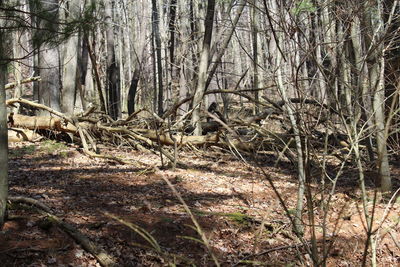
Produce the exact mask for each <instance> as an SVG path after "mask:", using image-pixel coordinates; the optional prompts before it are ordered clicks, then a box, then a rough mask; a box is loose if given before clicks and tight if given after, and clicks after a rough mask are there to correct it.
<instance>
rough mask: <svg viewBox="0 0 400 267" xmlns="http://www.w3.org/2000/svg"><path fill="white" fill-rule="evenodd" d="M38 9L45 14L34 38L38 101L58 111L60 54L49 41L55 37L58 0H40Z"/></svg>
mask: <svg viewBox="0 0 400 267" xmlns="http://www.w3.org/2000/svg"><path fill="white" fill-rule="evenodd" d="M40 11H41V12H43V13H41V16H46V19H40V22H39V26H40V27H41V29H40V30H39V31H38V32H37V35H36V39H39V56H38V69H39V72H40V76H41V82H40V83H39V102H40V103H42V104H44V105H46V106H48V107H51V108H52V109H54V110H57V111H60V110H61V108H60V96H61V77H60V55H59V49H58V47H57V46H55V45H54V44H51V43H50V41H51V39H55V38H56V37H57V31H58V21H59V17H58V13H59V4H58V0H49V1H44V0H42V1H40ZM43 14H44V15H43ZM43 113H44V114H46V113H47V112H43Z"/></svg>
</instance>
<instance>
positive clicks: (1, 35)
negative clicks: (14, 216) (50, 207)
mask: <svg viewBox="0 0 400 267" xmlns="http://www.w3.org/2000/svg"><path fill="white" fill-rule="evenodd" d="M1 5H2V3H0V6H1ZM3 22H4V21H3V19H0V26H3ZM5 38H6V33H5V32H4V31H3V30H1V29H0V40H1V42H0V230H1V229H2V227H3V224H4V217H5V213H6V207H7V196H8V134H7V132H8V131H7V110H6V90H5V88H4V86H5V85H6V83H7V61H6V53H4V51H5V49H6V44H5Z"/></svg>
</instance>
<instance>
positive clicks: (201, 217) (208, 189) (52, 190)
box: [0, 141, 400, 267]
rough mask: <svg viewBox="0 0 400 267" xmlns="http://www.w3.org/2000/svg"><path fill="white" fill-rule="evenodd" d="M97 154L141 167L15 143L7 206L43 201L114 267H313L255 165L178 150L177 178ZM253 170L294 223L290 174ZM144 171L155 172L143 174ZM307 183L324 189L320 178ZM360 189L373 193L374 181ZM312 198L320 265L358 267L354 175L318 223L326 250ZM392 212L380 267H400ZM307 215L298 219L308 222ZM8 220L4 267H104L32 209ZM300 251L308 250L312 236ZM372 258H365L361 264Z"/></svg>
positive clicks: (397, 208) (378, 214)
mask: <svg viewBox="0 0 400 267" xmlns="http://www.w3.org/2000/svg"><path fill="white" fill-rule="evenodd" d="M104 151H106V152H107V153H110V154H115V155H120V156H123V157H125V158H126V159H134V160H135V161H137V162H138V163H141V164H142V165H140V164H138V166H127V165H120V164H116V163H113V162H109V161H105V160H101V159H89V158H88V157H86V156H85V155H83V154H82V153H81V152H80V151H79V149H78V148H76V147H71V146H66V145H59V144H57V143H52V142H49V141H46V142H44V143H43V142H42V143H37V144H30V143H26V144H24V143H16V144H12V145H11V148H10V171H9V173H10V195H11V196H25V197H30V198H33V199H36V200H39V201H41V202H43V203H44V204H46V205H47V206H48V207H50V208H51V210H52V213H53V214H55V215H57V216H59V217H60V218H62V219H63V220H64V221H65V222H67V223H69V224H71V225H73V226H74V227H76V228H77V229H79V230H80V231H81V232H82V233H83V234H84V235H85V236H86V237H88V238H89V239H90V240H91V241H93V242H94V243H96V244H97V245H98V246H100V247H102V248H103V249H104V250H105V251H106V252H107V253H108V254H110V255H111V256H112V257H113V258H114V259H116V261H117V263H118V266H174V264H175V265H176V266H194V265H195V266H214V262H213V260H212V257H211V256H210V255H211V253H212V254H213V255H215V257H216V258H217V259H218V262H219V263H220V264H221V266H309V265H311V262H312V260H311V256H310V255H309V253H308V252H307V251H308V250H307V249H306V247H305V245H304V244H302V243H301V242H300V241H299V240H298V239H297V238H296V237H295V235H293V233H292V231H291V225H290V221H289V219H288V218H287V216H286V215H285V211H284V209H283V208H282V206H281V205H280V203H279V200H278V198H277V197H276V194H275V193H274V191H273V189H272V187H271V185H270V183H269V182H268V179H266V177H265V175H264V174H262V172H261V170H260V167H257V166H256V165H255V164H254V163H252V160H251V159H247V164H246V163H244V162H243V161H239V160H238V159H237V158H235V157H234V156H232V155H230V154H227V153H224V152H223V151H221V150H218V149H213V148H209V149H208V150H207V151H201V150H199V151H186V152H185V151H182V152H181V153H180V159H181V160H182V161H183V162H185V163H186V164H187V165H188V166H189V168H188V169H176V170H172V169H171V168H169V169H168V168H167V169H162V168H160V160H159V157H158V156H157V155H150V154H144V153H140V152H137V151H132V150H128V149H124V148H119V149H107V150H106V149H105V148H104V149H103V152H104ZM260 162H261V165H262V166H261V167H262V169H263V170H264V171H265V173H266V174H267V176H269V177H270V178H271V180H272V181H273V182H274V185H275V187H276V188H277V189H278V191H279V192H280V194H281V197H282V199H283V200H284V202H285V203H286V205H287V207H288V211H289V213H291V212H292V211H293V210H294V207H295V203H296V192H297V182H296V168H295V166H293V165H292V164H290V163H289V162H281V163H280V164H278V165H277V166H276V167H274V164H275V157H274V155H273V154H271V155H264V156H263V157H262V160H261V161H260ZM143 164H146V165H148V166H152V165H156V166H157V165H158V167H159V168H158V169H156V170H154V169H146V168H144V167H142V166H143ZM336 168H337V166H334V165H332V166H330V167H329V169H328V170H331V171H332V173H334V172H335V169H336ZM392 171H393V177H394V178H395V179H394V184H395V187H396V188H399V185H400V183H399V178H398V177H400V175H399V174H400V170H399V169H398V167H396V166H394V167H393V170H392ZM314 175H315V177H316V178H315V179H319V176H320V175H318V173H315V174H314ZM164 179H168V180H169V181H170V182H171V183H172V184H173V186H174V188H175V189H176V190H177V191H178V192H179V194H180V195H181V196H182V198H183V199H184V201H185V203H186V204H187V206H188V207H189V208H190V209H191V211H192V213H193V215H194V217H195V218H196V220H197V221H198V223H199V224H200V226H201V229H202V231H203V232H204V234H205V236H206V237H207V239H208V242H209V245H210V248H211V252H210V251H208V250H207V248H206V246H205V245H204V243H203V242H201V238H200V236H199V233H198V232H197V231H196V230H195V228H194V227H193V221H192V220H191V218H190V216H189V215H188V214H187V212H185V209H184V206H183V205H182V203H181V202H180V201H179V199H178V197H177V196H176V195H175V194H174V193H173V192H172V190H171V188H170V187H169V186H168V185H167V183H166V182H165V180H164ZM367 179H368V181H367V184H368V185H371V184H372V179H373V174H371V175H369V174H368V175H367ZM319 184H320V183H319ZM325 184H326V185H325V186H326V188H327V190H325V192H329V186H330V182H329V181H325ZM312 188H313V194H314V198H313V204H314V207H313V209H314V215H315V224H316V225H317V226H316V227H315V229H316V230H315V234H316V236H317V239H318V250H319V251H320V252H322V251H323V249H324V246H325V249H327V250H329V253H328V259H327V263H328V264H327V265H328V266H359V265H360V263H361V261H362V257H363V252H364V248H365V239H366V233H365V220H363V219H362V218H363V216H362V202H361V198H360V192H359V189H358V186H357V177H356V175H355V174H354V170H353V169H352V167H351V166H349V168H347V170H346V172H345V174H344V175H343V176H342V177H341V178H340V179H339V181H338V184H337V187H336V190H335V193H334V194H333V197H332V199H331V206H330V208H329V215H328V216H327V217H326V219H325V221H326V224H327V227H326V236H327V238H326V240H325V242H323V239H322V233H323V231H322V228H321V227H320V226H318V225H321V224H322V222H323V220H324V216H323V212H322V209H321V208H320V207H321V198H322V197H321V196H322V192H323V191H322V190H321V186H320V185H318V186H317V184H314V185H312ZM368 190H369V192H370V196H371V197H370V201H369V207H368V208H369V209H370V210H371V209H372V206H373V201H372V200H371V199H373V198H372V196H373V191H372V188H371V187H370V188H369V189H368ZM393 202H394V204H393V205H388V204H387V203H388V201H387V200H386V201H382V202H381V203H379V204H377V205H375V212H374V217H375V222H376V223H375V224H376V227H375V228H374V229H379V230H377V231H375V232H374V237H375V240H377V242H376V258H377V262H378V264H379V265H378V266H400V244H399V243H400V241H399V240H400V225H399V222H400V215H399V214H400V204H399V203H395V202H396V201H393ZM106 213H109V214H112V215H114V216H116V217H118V218H120V219H122V220H123V221H125V222H128V223H133V224H134V225H136V226H137V228H136V229H139V230H137V231H136V232H135V231H134V230H132V229H130V228H129V227H127V226H125V225H123V224H121V223H120V222H118V221H117V220H115V219H113V218H110V217H109V216H108V215H107V214H106ZM308 214H309V212H308V210H307V208H305V209H304V220H305V221H306V222H308V218H309V217H308V216H307V215H308ZM9 215H10V220H8V221H7V222H6V224H5V227H4V228H3V229H2V231H1V232H0V262H1V264H0V265H1V266H32V267H33V266H100V265H99V263H98V262H97V260H96V259H95V258H94V257H93V256H92V255H91V254H90V253H88V252H87V251H85V250H84V249H83V248H82V247H81V246H80V245H79V244H77V243H76V242H75V240H74V239H72V238H71V237H70V236H69V235H68V234H67V233H65V232H64V231H63V230H61V229H60V228H59V227H57V226H55V225H48V224H46V223H45V222H46V221H45V220H44V217H43V216H42V215H40V214H38V213H37V212H35V211H34V210H29V209H16V210H10V212H9ZM378 225H380V226H381V227H379V228H378ZM133 228H134V227H133ZM138 232H140V233H142V235H141V234H139V233H138ZM143 233H146V234H143ZM147 234H148V235H147ZM143 235H144V236H145V237H147V240H146V239H145V238H143ZM149 237H150V238H149ZM304 240H305V242H306V245H307V244H309V243H307V242H308V241H309V240H310V233H309V232H306V233H305V236H304ZM157 250H158V251H157ZM370 259H371V254H368V256H367V261H368V262H370Z"/></svg>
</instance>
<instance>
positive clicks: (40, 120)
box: [8, 113, 77, 133]
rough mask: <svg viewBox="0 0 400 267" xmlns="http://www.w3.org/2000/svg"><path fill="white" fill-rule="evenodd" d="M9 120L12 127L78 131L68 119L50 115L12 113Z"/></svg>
mask: <svg viewBox="0 0 400 267" xmlns="http://www.w3.org/2000/svg"><path fill="white" fill-rule="evenodd" d="M8 121H9V122H10V124H11V126H12V127H19V128H26V129H30V130H54V131H60V132H68V133H76V131H77V128H76V127H75V126H74V125H73V124H71V123H70V122H68V121H65V120H64V119H60V118H57V117H50V116H26V115H20V114H13V113H10V114H9V115H8Z"/></svg>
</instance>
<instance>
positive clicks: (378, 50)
mask: <svg viewBox="0 0 400 267" xmlns="http://www.w3.org/2000/svg"><path fill="white" fill-rule="evenodd" d="M373 2H374V3H372V4H371V8H370V9H369V12H370V13H369V15H370V32H371V36H373V38H372V42H371V46H372V47H375V48H374V50H373V51H372V63H373V64H372V67H371V70H370V86H371V90H372V92H373V114H374V118H375V127H376V137H375V138H376V145H377V155H378V159H377V167H378V171H379V181H378V183H379V185H378V186H380V189H381V191H382V192H383V193H390V192H391V191H392V181H391V177H390V165H389V156H388V150H387V134H386V133H387V131H385V125H386V118H385V103H386V97H385V58H384V53H385V50H384V47H383V45H382V43H379V42H381V40H382V38H384V23H383V17H382V8H383V7H382V4H381V3H380V1H373Z"/></svg>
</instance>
